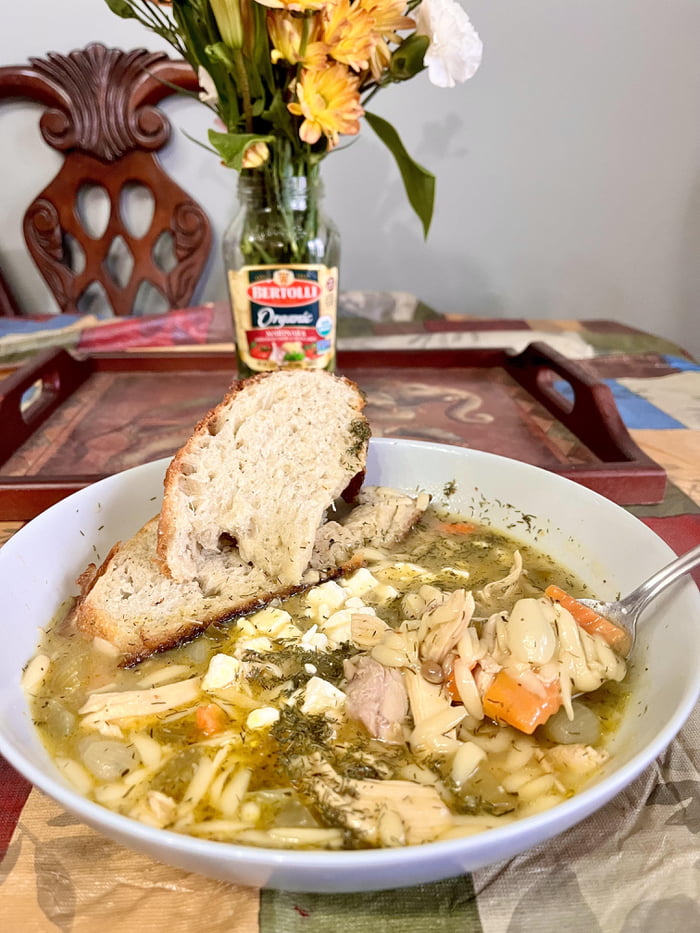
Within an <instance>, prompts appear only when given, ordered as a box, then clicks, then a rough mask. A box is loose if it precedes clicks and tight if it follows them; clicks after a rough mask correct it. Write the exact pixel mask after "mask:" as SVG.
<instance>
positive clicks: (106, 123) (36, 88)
mask: <svg viewBox="0 0 700 933" xmlns="http://www.w3.org/2000/svg"><path fill="white" fill-rule="evenodd" d="M178 89H180V90H185V91H189V92H191V93H196V91H197V79H196V76H195V74H194V72H193V71H192V69H191V68H190V66H189V65H188V64H187V63H186V62H177V61H173V60H172V59H170V58H168V56H167V55H166V54H165V53H163V52H148V51H146V50H145V49H136V50H133V51H128V52H125V51H121V50H119V49H109V48H106V47H105V46H103V45H99V44H91V45H89V46H87V47H86V48H85V49H79V50H76V51H73V52H70V53H69V54H68V55H61V54H58V53H50V54H49V55H47V57H46V58H45V59H39V58H34V59H30V62H29V64H28V65H24V66H16V67H15V66H9V67H3V68H0V99H1V98H10V97H12V98H24V99H27V100H32V101H36V102H39V103H40V104H42V105H43V106H44V107H45V108H46V109H45V110H44V111H43V113H42V115H41V118H40V124H39V125H40V129H41V133H42V136H43V138H44V140H45V141H46V143H47V144H48V145H49V146H51V147H52V148H54V149H56V150H58V151H59V152H60V153H62V154H63V157H64V161H63V164H62V166H61V168H60V170H59V172H58V174H57V175H56V176H55V178H54V179H53V180H52V181H51V182H49V184H48V185H47V186H46V187H45V188H44V190H43V191H41V192H40V193H39V194H38V195H37V197H36V198H35V199H34V201H33V202H32V203H31V204H30V205H29V208H28V209H27V211H26V213H25V215H24V224H23V226H24V238H25V240H26V243H27V247H28V249H29V252H30V254H31V256H32V258H33V260H34V262H35V264H36V266H37V267H38V269H39V271H40V272H41V274H42V276H43V277H44V279H45V281H46V283H47V284H48V286H49V288H50V289H51V291H52V293H53V294H54V296H55V298H56V301H57V302H58V305H59V306H60V309H61V310H62V311H63V312H67V313H73V314H75V313H82V312H93V313H101V314H107V315H109V314H110V313H113V314H115V315H119V316H125V315H130V314H140V313H149V312H152V311H164V310H169V309H172V308H178V307H185V306H187V305H188V304H189V303H190V300H191V298H192V296H193V294H194V292H195V289H196V286H197V284H198V282H199V279H200V278H201V275H202V272H203V270H204V266H205V264H206V262H207V259H208V256H209V252H210V247H211V228H210V224H209V221H208V219H207V217H206V214H205V213H204V211H203V210H202V208H201V207H200V205H199V204H197V203H196V202H195V201H194V200H193V199H192V198H191V197H190V196H189V195H188V194H187V192H186V191H184V190H183V189H182V188H181V187H180V186H179V185H178V184H176V183H175V181H174V180H173V179H172V178H171V177H170V176H169V175H168V174H167V173H166V172H165V170H164V168H163V166H162V165H161V163H160V161H159V159H158V156H157V153H158V152H159V150H161V149H162V148H163V146H164V145H165V144H166V142H167V141H168V139H169V136H170V123H169V121H168V119H167V117H166V116H165V114H164V113H163V112H162V111H161V110H159V109H157V107H156V106H155V104H157V103H158V102H159V101H160V100H162V99H163V98H164V97H166V96H168V95H170V94H173V93H176V92H177V91H178ZM91 212H92V215H91Z"/></svg>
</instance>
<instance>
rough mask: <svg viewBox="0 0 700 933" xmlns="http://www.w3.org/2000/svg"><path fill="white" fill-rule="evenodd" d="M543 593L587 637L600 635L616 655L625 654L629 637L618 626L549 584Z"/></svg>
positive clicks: (628, 646)
mask: <svg viewBox="0 0 700 933" xmlns="http://www.w3.org/2000/svg"><path fill="white" fill-rule="evenodd" d="M544 592H545V596H549V598H550V599H551V600H553V601H554V602H557V603H559V604H560V605H561V606H563V607H564V609H567V610H568V611H569V612H570V613H571V615H572V616H573V617H574V620H575V622H576V623H577V624H578V625H580V626H581V628H582V629H583V630H584V631H585V632H588V634H589V635H600V637H601V638H602V639H604V640H605V641H606V642H607V643H608V644H609V645H610V647H611V648H612V649H613V650H614V651H617V652H618V654H621V655H623V656H625V655H626V654H627V652H628V651H629V648H630V636H629V633H628V632H626V631H625V630H624V629H622V628H620V626H619V625H615V623H614V622H611V621H610V619H606V618H605V616H601V615H600V614H599V613H597V612H596V611H595V609H591V608H590V606H584V605H583V604H582V603H580V602H579V601H578V600H577V599H574V597H573V596H569V594H568V593H567V592H565V591H564V590H562V589H560V588H559V587H558V586H554V585H553V584H551V585H550V586H548V587H547V589H546V590H545V591H544Z"/></svg>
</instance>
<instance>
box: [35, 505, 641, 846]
mask: <svg viewBox="0 0 700 933" xmlns="http://www.w3.org/2000/svg"><path fill="white" fill-rule="evenodd" d="M363 558H364V564H365V565H364V566H363V567H362V568H361V569H359V570H356V571H355V572H354V573H352V574H351V575H349V576H347V577H344V578H339V579H337V580H335V581H331V582H325V583H322V584H320V585H317V586H314V587H311V588H309V589H308V590H306V591H305V592H303V593H300V594H297V595H295V596H293V597H291V598H289V599H287V600H285V601H279V602H276V603H274V604H272V605H270V606H268V607H266V608H264V609H262V610H260V611H258V612H255V613H253V614H251V615H248V616H246V617H244V618H242V619H239V620H238V621H237V622H235V623H231V624H229V625H213V626H211V627H210V628H208V629H207V630H206V631H205V633H204V634H202V635H201V636H200V637H198V638H197V639H195V640H193V641H191V642H190V643H188V644H185V645H183V646H181V647H179V648H175V649H171V650H169V651H167V652H164V653H162V654H159V655H155V656H153V657H151V658H148V659H147V660H145V661H143V662H142V663H140V664H139V665H137V666H134V667H131V668H127V669H124V668H122V667H120V660H121V659H120V656H119V654H118V653H117V652H116V651H115V649H114V648H113V647H112V646H111V645H110V644H109V643H107V642H105V641H102V640H101V639H99V638H98V639H92V640H88V639H86V638H85V637H84V636H83V635H81V634H80V633H78V632H76V631H75V630H73V629H72V628H71V626H70V624H69V623H68V622H67V621H66V618H69V616H67V617H65V618H60V619H57V620H56V621H55V622H54V623H53V624H52V625H51V626H49V627H48V628H47V630H46V632H45V633H44V634H43V637H42V641H41V644H40V646H39V650H38V653H37V655H36V656H35V658H34V659H33V660H32V661H31V662H30V663H29V665H28V666H27V669H26V671H25V674H24V686H25V690H26V691H27V693H28V695H29V696H30V698H31V704H32V712H33V717H34V720H35V722H36V725H37V728H38V730H39V732H40V735H41V737H42V740H43V742H44V743H45V745H46V747H47V748H48V749H49V751H50V753H51V755H52V757H53V759H54V761H55V763H56V766H57V768H58V769H59V770H60V771H61V772H62V773H63V775H64V776H65V778H66V779H67V780H68V781H70V782H71V783H72V784H74V785H75V786H76V788H78V790H79V791H81V792H82V793H84V794H85V795H86V796H88V797H89V798H91V799H92V800H94V801H96V802H97V803H99V804H101V805H103V806H105V807H108V808H110V809H111V810H114V811H116V812H118V813H120V814H123V815H125V816H128V817H131V818H133V819H136V820H140V821H142V822H144V823H146V824H148V825H150V826H154V827H159V828H163V829H168V830H172V831H175V832H178V833H186V834H190V835H194V836H199V837H203V838H208V839H215V840H221V841H228V842H235V843H241V844H248V845H254V846H266V847H280V848H304V849H306V848H322V849H357V848H371V847H383V846H404V845H414V844H420V843H427V842H432V841H435V840H442V839H450V838H455V837H458V836H464V835H469V834H472V833H477V832H481V831H483V830H488V829H490V828H494V827H497V826H500V825H503V824H504V823H506V822H509V821H511V820H514V819H518V818H520V817H523V816H526V815H529V814H533V813H536V812H538V811H541V810H543V809H546V808H548V807H552V806H554V805H556V804H558V803H560V802H562V801H564V800H565V799H567V798H568V797H570V796H571V795H572V794H574V793H576V792H577V791H578V790H579V789H580V788H581V787H582V786H583V785H584V784H585V783H586V782H588V781H589V780H590V779H591V778H592V777H593V776H594V775H595V774H596V772H597V771H598V770H599V769H600V768H601V766H602V765H603V764H604V762H605V761H606V759H607V757H608V752H607V751H606V744H607V741H608V739H609V737H610V734H611V732H612V731H614V729H615V726H616V724H617V722H618V721H619V718H620V716H621V714H622V710H623V707H624V702H625V697H626V686H625V682H624V680H625V676H626V663H625V660H624V654H625V651H624V642H622V643H621V642H620V640H619V638H618V636H620V634H621V633H620V630H619V629H614V627H609V628H606V626H605V624H601V625H598V626H597V627H593V628H591V627H590V625H588V624H587V623H586V620H585V618H584V617H582V616H579V614H578V613H577V609H576V606H577V604H576V602H575V599H572V598H571V597H576V596H583V595H584V589H583V587H582V585H581V583H580V581H578V580H577V579H575V578H574V577H572V576H571V575H570V574H569V573H568V572H567V571H566V569H565V568H563V567H560V566H558V565H557V564H556V563H555V562H554V561H553V560H552V559H551V558H550V557H548V556H547V555H545V554H543V553H540V552H538V551H537V550H535V549H533V548H532V547H529V546H525V545H522V544H521V543H519V542H518V540H517V539H515V538H512V537H510V536H509V535H508V534H505V533H502V532H500V531H497V530H494V529H492V528H489V527H486V526H484V525H482V524H478V523H474V522H471V521H469V520H465V519H462V518H458V517H450V516H447V515H445V514H443V513H441V512H439V511H437V510H435V509H434V508H432V507H431V508H429V509H428V511H427V512H426V513H425V515H424V517H423V518H422V520H421V521H420V523H419V524H418V525H417V526H416V527H415V528H414V530H413V531H412V532H411V533H410V534H409V536H408V537H407V538H406V539H405V540H404V541H403V542H402V543H401V544H400V545H395V546H393V547H391V548H387V549H381V550H379V549H372V550H366V551H365V552H364V554H363ZM552 585H554V586H555V587H556V588H555V589H554V590H552V589H550V587H551V586H552ZM557 588H558V589H557ZM548 594H549V595H548ZM608 626H609V623H608ZM622 634H623V635H624V633H622Z"/></svg>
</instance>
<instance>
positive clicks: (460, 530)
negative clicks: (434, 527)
mask: <svg viewBox="0 0 700 933" xmlns="http://www.w3.org/2000/svg"><path fill="white" fill-rule="evenodd" d="M439 528H440V531H444V532H445V533H446V534H448V535H470V534H472V532H474V531H476V525H473V524H472V523H471V522H440V525H439Z"/></svg>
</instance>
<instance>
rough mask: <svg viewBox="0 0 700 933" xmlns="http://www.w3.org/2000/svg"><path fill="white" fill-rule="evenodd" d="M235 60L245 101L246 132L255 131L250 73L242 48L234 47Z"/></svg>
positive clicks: (242, 96)
mask: <svg viewBox="0 0 700 933" xmlns="http://www.w3.org/2000/svg"><path fill="white" fill-rule="evenodd" d="M231 51H232V53H233V62H234V65H235V66H236V77H237V78H238V82H239V88H240V92H241V98H242V101H243V117H244V119H245V129H246V133H252V132H253V107H252V105H251V102H250V84H249V82H248V73H247V72H246V68H245V61H244V59H243V52H242V51H241V49H232V50H231Z"/></svg>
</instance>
